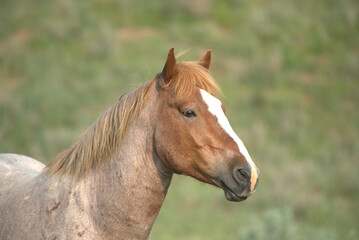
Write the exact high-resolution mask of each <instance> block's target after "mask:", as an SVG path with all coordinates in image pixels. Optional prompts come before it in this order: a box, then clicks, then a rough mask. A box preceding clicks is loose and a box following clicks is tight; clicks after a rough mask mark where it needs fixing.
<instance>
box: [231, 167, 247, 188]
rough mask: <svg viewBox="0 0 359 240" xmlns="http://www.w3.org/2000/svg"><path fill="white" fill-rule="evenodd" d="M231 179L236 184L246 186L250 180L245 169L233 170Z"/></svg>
mask: <svg viewBox="0 0 359 240" xmlns="http://www.w3.org/2000/svg"><path fill="white" fill-rule="evenodd" d="M233 177H234V179H235V180H236V182H237V183H239V184H242V185H247V184H248V183H249V182H250V180H251V173H250V172H249V170H247V169H245V168H235V169H234V171H233Z"/></svg>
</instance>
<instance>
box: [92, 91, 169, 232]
mask: <svg viewBox="0 0 359 240" xmlns="http://www.w3.org/2000/svg"><path fill="white" fill-rule="evenodd" d="M153 97H154V96H152V97H150V98H149V101H148V103H147V106H146V107H145V108H144V109H143V111H142V112H141V114H140V115H139V117H138V118H137V119H136V120H135V121H134V122H133V124H132V126H131V127H130V128H129V131H128V133H127V136H126V137H125V138H124V139H123V141H122V142H121V144H120V146H119V148H118V149H117V151H116V152H115V153H114V154H113V155H112V156H113V157H112V159H111V160H108V161H105V162H104V165H103V166H102V167H100V171H98V172H96V173H95V174H91V179H90V185H91V188H92V189H96V190H94V191H93V194H92V201H93V203H94V207H93V208H92V210H91V211H92V213H91V214H92V217H93V219H94V220H95V222H96V225H97V229H98V230H99V232H102V233H103V234H104V236H103V239H105V238H106V235H107V234H108V235H109V238H111V239H112V238H113V239H116V238H117V239H147V237H148V235H149V233H150V230H151V227H152V224H153V223H154V221H155V218H156V217H157V214H158V212H159V210H160V208H161V206H162V203H163V201H164V198H165V196H166V193H167V189H168V187H169V184H170V182H171V178H172V173H171V172H169V171H168V170H167V169H166V168H165V167H163V165H162V163H161V162H160V161H159V159H158V158H157V156H156V154H155V152H154V149H153V146H154V144H153V131H154V130H153V129H154V127H153V124H154V121H155V119H154V118H153V111H152V107H154V104H155V102H154V98H153Z"/></svg>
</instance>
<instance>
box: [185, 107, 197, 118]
mask: <svg viewBox="0 0 359 240" xmlns="http://www.w3.org/2000/svg"><path fill="white" fill-rule="evenodd" d="M182 114H183V116H185V117H187V118H192V117H196V116H197V114H196V112H195V111H193V110H189V109H185V110H183V111H182Z"/></svg>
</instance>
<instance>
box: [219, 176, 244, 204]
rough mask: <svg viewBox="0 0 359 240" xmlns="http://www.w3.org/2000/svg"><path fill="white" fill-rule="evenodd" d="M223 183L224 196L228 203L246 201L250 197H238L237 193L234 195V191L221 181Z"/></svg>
mask: <svg viewBox="0 0 359 240" xmlns="http://www.w3.org/2000/svg"><path fill="white" fill-rule="evenodd" d="M220 182H221V187H222V189H223V191H224V196H225V197H226V199H227V200H228V201H231V202H242V201H244V200H246V199H247V198H248V197H247V196H240V195H237V194H236V193H234V192H233V191H232V189H230V188H229V187H228V186H227V185H226V184H225V183H224V182H223V181H220Z"/></svg>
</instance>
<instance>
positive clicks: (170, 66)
mask: <svg viewBox="0 0 359 240" xmlns="http://www.w3.org/2000/svg"><path fill="white" fill-rule="evenodd" d="M175 73H176V58H175V55H174V48H171V49H170V51H169V53H168V56H167V60H166V63H165V66H164V67H163V70H162V79H163V80H164V82H165V83H168V82H169V81H170V80H171V79H172V78H173V76H174V75H175Z"/></svg>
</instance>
